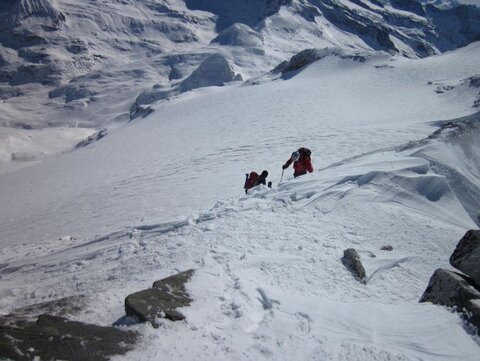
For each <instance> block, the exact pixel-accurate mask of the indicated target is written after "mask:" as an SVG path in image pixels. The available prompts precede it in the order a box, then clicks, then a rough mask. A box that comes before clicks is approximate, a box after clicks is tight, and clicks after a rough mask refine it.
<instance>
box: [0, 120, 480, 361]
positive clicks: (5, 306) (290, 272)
mask: <svg viewBox="0 0 480 361" xmlns="http://www.w3.org/2000/svg"><path fill="white" fill-rule="evenodd" d="M145 122H146V123H145V124H149V122H148V120H145ZM134 125H135V124H132V126H134ZM467 133H468V132H467ZM448 139H449V136H447V135H446V136H445V137H440V138H436V139H430V140H429V143H428V144H419V145H418V147H420V149H423V150H425V149H427V148H428V147H430V146H432V147H435V145H436V144H437V143H444V142H448ZM472 140H473V138H469V137H468V136H467V137H466V138H465V139H464V140H463V143H464V144H465V145H467V143H469V142H471V141H472ZM420 149H418V148H408V149H404V150H402V151H396V150H379V151H376V152H371V153H370V154H366V155H364V156H359V157H357V158H355V159H352V160H349V161H345V162H343V163H341V162H340V163H338V164H336V165H332V166H331V167H328V168H326V169H323V170H322V171H318V172H316V173H314V174H310V175H305V176H303V177H299V178H297V179H287V180H286V181H284V182H282V184H280V186H279V187H278V188H276V189H269V188H266V187H259V188H257V189H254V190H253V192H252V193H251V194H249V195H245V196H239V197H237V198H231V199H228V200H225V201H219V202H218V203H217V204H216V205H215V206H214V207H212V208H211V209H209V210H205V211H203V212H200V213H199V214H197V215H192V216H190V217H188V218H187V219H184V220H178V221H172V222H169V223H159V224H151V225H141V226H137V227H135V226H134V227H130V228H129V229H126V230H120V231H118V232H115V233H112V234H108V235H105V236H101V237H96V238H94V239H91V240H89V241H88V240H76V239H68V238H63V239H62V240H58V241H51V242H47V243H44V244H43V245H42V247H38V245H37V246H35V247H28V246H19V245H13V246H12V247H6V248H3V249H2V250H1V252H2V256H3V257H2V259H3V260H4V263H3V264H2V265H1V266H0V275H1V277H2V288H1V289H0V292H1V293H0V296H1V298H0V307H1V308H0V310H1V311H8V310H10V309H12V308H13V307H18V306H24V305H28V304H31V303H35V302H37V301H40V300H42V301H44V300H48V299H54V298H59V297H64V296H67V295H71V294H87V295H90V296H95V297H91V298H90V299H89V302H88V304H87V306H86V310H85V312H82V314H81V315H78V316H76V317H77V320H78V321H83V322H93V321H95V323H101V324H112V323H114V322H115V321H116V320H118V319H119V318H120V317H122V316H123V312H124V310H123V302H122V300H123V298H124V297H125V296H126V295H128V294H130V293H132V292H134V291H136V290H138V289H139V288H141V287H149V286H150V285H151V282H152V280H155V279H158V278H164V277H167V276H169V275H172V274H175V273H177V272H178V271H177V270H178V269H188V268H195V269H196V272H195V275H194V276H193V278H192V280H191V281H190V283H189V284H188V285H187V287H188V293H189V294H190V295H191V297H192V299H193V302H192V304H191V306H190V307H186V308H182V310H181V312H182V313H183V314H184V315H185V316H186V321H185V322H184V323H181V324H175V325H174V324H172V323H171V322H170V321H168V320H162V319H160V320H159V328H157V329H155V330H153V329H152V328H151V327H149V326H142V325H132V326H130V327H129V328H130V329H132V330H136V331H139V332H141V333H142V335H143V337H144V339H145V340H146V341H145V343H144V344H143V345H142V346H141V347H139V348H137V349H135V350H134V351H132V352H130V353H129V354H127V355H126V356H125V359H128V360H145V359H149V360H150V359H151V360H153V359H155V358H156V357H158V355H160V354H162V355H165V354H168V355H169V358H170V359H171V360H180V359H185V358H189V357H191V355H193V354H194V355H195V358H196V359H199V360H211V357H212V354H215V355H216V357H218V358H219V359H232V360H242V359H245V357H249V358H251V359H263V358H266V357H270V358H274V359H279V360H291V359H296V358H301V359H309V358H311V359H315V358H318V357H319V355H320V356H321V359H322V360H338V359H340V358H343V359H346V360H359V359H360V360H362V359H364V360H371V359H372V358H373V359H376V360H391V359H392V358H397V359H405V360H409V359H423V360H432V361H433V360H435V361H436V360H451V361H453V360H457V359H462V360H467V361H475V360H476V359H477V358H478V352H479V345H478V344H477V343H476V342H475V340H474V339H473V338H472V337H471V336H470V335H468V334H467V333H466V332H465V330H464V328H463V327H464V326H463V324H462V321H461V319H460V318H459V317H458V315H456V314H455V313H451V312H449V311H448V310H446V309H443V308H441V307H437V306H433V305H429V304H418V303H417V301H418V298H419V295H421V293H422V291H423V290H424V289H425V286H426V284H427V283H428V279H429V276H430V274H431V271H432V269H435V268H437V267H438V266H440V265H441V264H445V265H446V264H447V262H448V257H447V256H446V255H448V254H450V253H451V251H452V249H453V247H454V246H455V244H456V242H457V240H458V237H459V236H461V235H462V234H463V233H464V229H465V228H469V227H471V226H472V225H473V223H472V222H471V221H470V220H469V218H468V216H467V215H466V213H465V211H464V210H463V208H462V205H461V203H460V202H459V201H458V199H457V198H456V197H455V195H454V194H453V192H452V191H451V190H450V189H449V188H447V189H444V190H443V193H442V194H439V198H438V199H435V200H432V199H429V197H427V196H426V195H425V194H424V193H422V191H421V187H419V184H422V183H423V182H430V181H431V180H432V179H437V178H443V177H441V176H437V175H435V174H434V173H433V172H432V171H431V169H430V168H429V163H428V162H427V161H426V160H425V159H422V158H421V157H418V154H417V152H418V151H419V150H420ZM461 160H462V161H463V162H465V164H467V163H468V162H470V161H473V160H472V159H470V158H468V156H466V155H465V153H464V154H463V156H462V159H461ZM293 194H296V196H295V197H292V195H293ZM430 198H431V197H430ZM387 241H388V243H389V244H391V245H392V248H393V250H392V251H390V252H384V251H381V250H380V247H381V246H382V245H384V244H385V242H387ZM349 247H355V248H356V249H358V251H359V253H360V254H361V255H362V262H363V263H364V265H365V269H366V272H367V277H368V282H367V284H366V285H363V284H360V283H358V282H357V281H355V280H354V279H353V278H352V277H351V275H350V273H349V272H348V270H346V269H345V268H344V267H343V266H342V264H341V256H342V253H343V250H344V249H345V248H349ZM25 252H27V253H26V254H27V256H25ZM52 274H55V277H52V276H51V275H52ZM40 285H41V287H39V286H40ZM446 326H448V327H446ZM372 335H375V337H374V338H372ZM187 341H188V342H187ZM325 341H328V342H325ZM447 341H448V342H447ZM179 345H181V346H179Z"/></svg>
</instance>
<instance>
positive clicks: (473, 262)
mask: <svg viewBox="0 0 480 361" xmlns="http://www.w3.org/2000/svg"><path fill="white" fill-rule="evenodd" d="M450 264H451V265H452V266H453V267H455V268H456V269H458V270H460V271H462V272H463V273H465V274H466V275H468V276H469V277H471V278H472V279H473V281H475V283H476V284H477V285H480V230H470V231H468V232H467V233H465V235H464V236H463V237H462V239H461V240H460V241H459V242H458V244H457V247H456V248H455V251H453V254H452V255H451V256H450Z"/></svg>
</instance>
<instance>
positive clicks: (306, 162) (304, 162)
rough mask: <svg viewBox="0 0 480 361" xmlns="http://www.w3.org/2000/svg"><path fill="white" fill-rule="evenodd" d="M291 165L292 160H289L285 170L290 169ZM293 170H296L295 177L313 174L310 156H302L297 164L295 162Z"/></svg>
mask: <svg viewBox="0 0 480 361" xmlns="http://www.w3.org/2000/svg"><path fill="white" fill-rule="evenodd" d="M290 164H292V158H290V159H289V160H287V163H285V166H286V167H285V168H288V167H289V166H290ZM293 169H294V170H295V171H294V173H293V176H294V177H298V176H301V175H304V174H306V173H307V172H309V173H312V172H313V166H312V161H311V160H310V158H309V157H308V156H306V155H301V156H300V158H299V159H298V160H297V161H296V162H293Z"/></svg>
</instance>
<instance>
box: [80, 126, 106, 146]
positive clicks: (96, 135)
mask: <svg viewBox="0 0 480 361" xmlns="http://www.w3.org/2000/svg"><path fill="white" fill-rule="evenodd" d="M107 132H108V131H107V128H102V129H100V130H99V131H98V132H95V133H94V134H92V135H90V136H89V137H87V138H85V139H84V140H82V141H81V142H79V143H78V144H77V145H76V146H75V148H83V147H86V146H87V145H89V144H92V143H95V142H96V141H98V140H100V139H102V138H103V137H104V136H106V135H107Z"/></svg>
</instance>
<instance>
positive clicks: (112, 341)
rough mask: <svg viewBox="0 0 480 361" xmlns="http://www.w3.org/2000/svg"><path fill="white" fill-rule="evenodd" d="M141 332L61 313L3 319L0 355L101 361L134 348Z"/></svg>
mask: <svg viewBox="0 0 480 361" xmlns="http://www.w3.org/2000/svg"><path fill="white" fill-rule="evenodd" d="M137 338H138V334H136V333H135V332H132V331H122V330H120V329H117V328H115V327H100V326H95V325H90V324H85V323H82V322H76V321H69V320H67V319H65V318H62V317H57V316H50V315H40V316H39V317H38V320H37V321H36V322H30V321H25V320H22V319H20V320H18V319H14V318H11V317H10V318H2V319H0V359H4V358H6V359H12V360H73V361H76V360H78V361H80V360H83V361H90V360H91V361H102V360H109V359H110V357H111V356H113V355H119V354H124V353H126V352H128V351H130V350H131V349H132V348H133V345H134V343H135V341H136V340H137Z"/></svg>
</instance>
